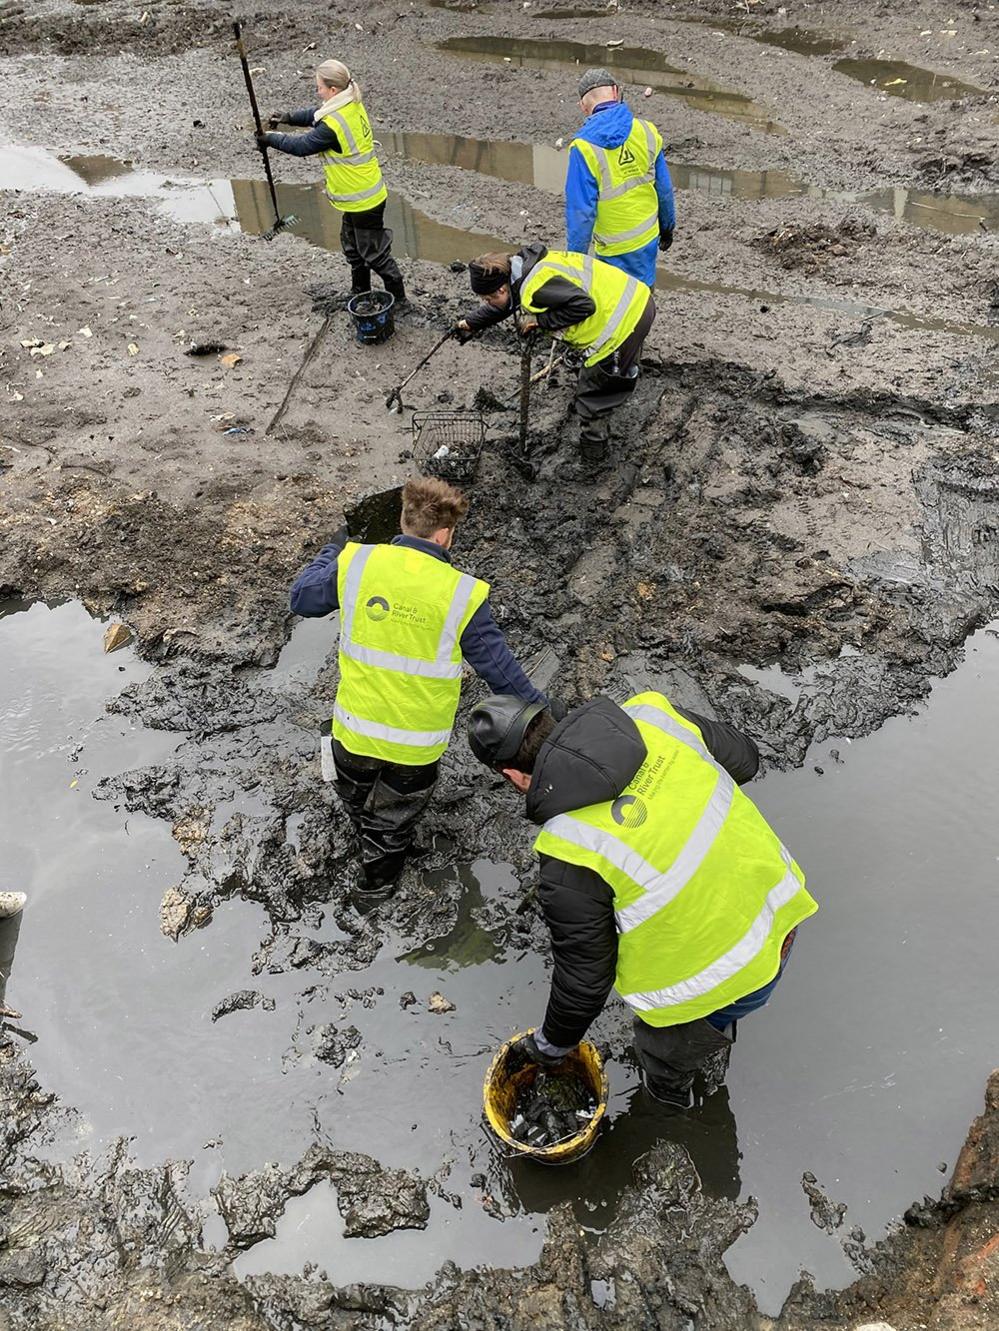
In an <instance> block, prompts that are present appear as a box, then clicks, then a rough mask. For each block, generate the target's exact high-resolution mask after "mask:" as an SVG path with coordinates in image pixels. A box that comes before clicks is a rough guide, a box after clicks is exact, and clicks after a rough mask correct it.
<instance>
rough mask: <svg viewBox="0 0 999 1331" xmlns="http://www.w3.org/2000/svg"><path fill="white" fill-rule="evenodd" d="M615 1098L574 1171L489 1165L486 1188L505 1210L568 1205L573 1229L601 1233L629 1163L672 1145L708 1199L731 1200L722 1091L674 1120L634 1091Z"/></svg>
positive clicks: (734, 1163) (727, 1112) (738, 1185)
mask: <svg viewBox="0 0 999 1331" xmlns="http://www.w3.org/2000/svg"><path fill="white" fill-rule="evenodd" d="M636 1077H637V1074H636ZM615 1099H616V1103H615V1104H613V1105H612V1112H611V1113H609V1114H608V1116H607V1119H606V1120H605V1122H604V1126H603V1129H602V1130H601V1132H600V1136H599V1137H598V1139H597V1143H596V1146H595V1147H594V1148H593V1150H592V1151H591V1152H590V1153H589V1155H587V1156H585V1157H584V1158H583V1159H582V1160H579V1161H577V1162H576V1163H575V1164H573V1165H566V1166H563V1167H561V1168H558V1169H544V1168H541V1167H539V1166H538V1165H536V1164H534V1163H533V1162H531V1161H530V1160H524V1159H522V1158H521V1157H519V1156H518V1157H516V1158H514V1159H512V1160H509V1161H508V1162H505V1163H504V1162H503V1161H498V1162H497V1164H496V1165H495V1166H494V1168H493V1170H492V1171H491V1172H492V1175H493V1186H495V1188H496V1189H497V1190H498V1191H499V1192H500V1193H501V1194H502V1195H503V1197H504V1200H505V1201H506V1203H507V1204H508V1205H509V1206H510V1207H511V1208H512V1209H514V1210H516V1209H519V1208H523V1209H524V1210H525V1211H527V1212H533V1213H538V1212H540V1213H542V1214H546V1213H547V1212H549V1211H550V1210H551V1209H552V1208H553V1207H555V1206H558V1205H559V1204H560V1203H561V1202H566V1201H568V1202H571V1203H572V1206H573V1210H574V1211H575V1214H576V1218H577V1220H578V1221H579V1223H580V1225H582V1226H583V1227H584V1228H586V1229H590V1230H596V1231H602V1230H605V1229H606V1228H607V1227H608V1226H609V1225H610V1224H611V1223H612V1221H613V1220H614V1217H615V1216H616V1215H617V1210H618V1205H619V1203H620V1199H621V1195H622V1193H623V1192H624V1190H625V1188H626V1187H628V1185H629V1184H630V1183H631V1182H632V1177H633V1172H634V1167H635V1162H636V1160H638V1159H639V1157H641V1156H643V1155H644V1154H645V1153H646V1152H647V1151H650V1150H651V1149H652V1148H653V1147H654V1146H657V1145H659V1143H660V1142H676V1143H677V1144H678V1145H680V1146H683V1147H685V1148H686V1149H687V1151H689V1153H690V1158H691V1160H692V1161H693V1163H694V1168H695V1169H696V1170H697V1172H698V1174H699V1175H700V1179H701V1184H702V1186H703V1188H704V1191H705V1193H707V1194H708V1196H711V1197H727V1198H730V1199H731V1200H732V1201H736V1200H737V1199H738V1197H739V1193H740V1191H741V1189H742V1178H741V1174H740V1162H741V1160H742V1152H741V1151H740V1149H739V1138H738V1132H737V1129H736V1122H735V1115H734V1114H733V1112H732V1107H731V1104H730V1101H729V1092H728V1087H726V1086H722V1087H721V1089H720V1090H718V1091H717V1092H716V1093H715V1094H714V1095H712V1096H709V1097H708V1098H707V1099H704V1100H701V1101H699V1102H698V1103H697V1104H695V1105H694V1106H693V1107H692V1108H691V1109H689V1110H687V1111H686V1112H684V1113H681V1114H676V1113H672V1112H671V1111H670V1110H669V1109H667V1108H666V1107H665V1106H663V1105H661V1104H658V1103H657V1102H656V1101H654V1100H652V1099H650V1097H649V1096H648V1095H646V1094H645V1092H644V1091H643V1090H642V1089H641V1088H640V1087H637V1086H636V1087H633V1088H632V1089H631V1090H629V1091H627V1092H625V1093H623V1094H622V1095H620V1096H618V1097H616V1098H615Z"/></svg>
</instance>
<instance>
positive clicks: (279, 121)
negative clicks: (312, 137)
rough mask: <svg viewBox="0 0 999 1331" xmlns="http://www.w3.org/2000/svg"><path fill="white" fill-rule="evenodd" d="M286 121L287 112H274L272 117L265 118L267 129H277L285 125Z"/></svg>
mask: <svg viewBox="0 0 999 1331" xmlns="http://www.w3.org/2000/svg"><path fill="white" fill-rule="evenodd" d="M287 119H288V112H287V111H275V112H274V113H273V114H272V115H269V116H268V117H267V128H268V129H277V127H278V125H283V124H285V123H286V122H287Z"/></svg>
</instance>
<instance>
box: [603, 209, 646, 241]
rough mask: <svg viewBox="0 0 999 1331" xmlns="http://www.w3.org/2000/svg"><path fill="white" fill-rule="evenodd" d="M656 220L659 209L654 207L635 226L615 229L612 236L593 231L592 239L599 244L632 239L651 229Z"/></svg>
mask: <svg viewBox="0 0 999 1331" xmlns="http://www.w3.org/2000/svg"><path fill="white" fill-rule="evenodd" d="M658 222H659V209H658V208H656V209H655V211H654V212H651V213H649V215H648V217H646V218H645V219H644V220H643V221H641V222H639V223H638V225H637V226H633V227H630V228H629V229H628V230H627V231H615V232H614V234H613V235H612V236H603V235H600V236H598V235H597V233H596V232H594V233H593V239H594V240H596V241H598V242H599V243H600V244H601V245H617V244H618V243H619V242H620V241H623V240H634V239H635V237H636V236H641V235H644V233H645V232H646V231H649V230H651V229H652V227H654V226H655V227H658Z"/></svg>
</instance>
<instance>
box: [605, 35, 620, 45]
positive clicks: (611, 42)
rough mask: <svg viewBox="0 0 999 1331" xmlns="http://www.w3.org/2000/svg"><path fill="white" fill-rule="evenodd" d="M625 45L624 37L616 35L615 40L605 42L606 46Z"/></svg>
mask: <svg viewBox="0 0 999 1331" xmlns="http://www.w3.org/2000/svg"><path fill="white" fill-rule="evenodd" d="M623 45H624V38H623V37H615V38H613V40H611V41H609V42H604V46H623Z"/></svg>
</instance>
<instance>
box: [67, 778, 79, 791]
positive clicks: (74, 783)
mask: <svg viewBox="0 0 999 1331" xmlns="http://www.w3.org/2000/svg"><path fill="white" fill-rule="evenodd" d="M79 784H80V780H79V777H74V778H73V780H72V781H71V782H70V783H69V788H70V790H75V789H76V787H77V786H78V785H79Z"/></svg>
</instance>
